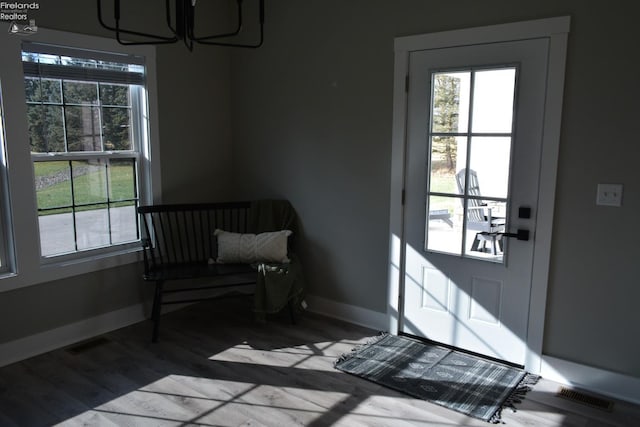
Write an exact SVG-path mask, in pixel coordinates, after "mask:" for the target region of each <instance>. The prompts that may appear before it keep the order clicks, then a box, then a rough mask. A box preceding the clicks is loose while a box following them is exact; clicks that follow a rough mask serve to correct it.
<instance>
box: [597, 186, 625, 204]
mask: <svg viewBox="0 0 640 427" xmlns="http://www.w3.org/2000/svg"><path fill="white" fill-rule="evenodd" d="M596 205H600V206H616V207H620V206H622V184H598V195H597V197H596Z"/></svg>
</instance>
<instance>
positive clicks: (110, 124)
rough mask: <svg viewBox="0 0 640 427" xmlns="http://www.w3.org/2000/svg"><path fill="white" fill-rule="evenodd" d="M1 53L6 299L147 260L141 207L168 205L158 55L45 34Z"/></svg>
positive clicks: (0, 204) (0, 44)
mask: <svg viewBox="0 0 640 427" xmlns="http://www.w3.org/2000/svg"><path fill="white" fill-rule="evenodd" d="M0 31H8V26H7V25H5V23H3V22H0ZM5 34H6V33H5ZM0 51H1V52H2V53H3V57H2V66H0V84H1V88H0V89H2V92H1V95H2V98H1V100H2V103H1V106H2V107H3V109H2V120H3V121H2V132H0V135H2V138H3V141H1V142H3V143H4V145H2V144H0V147H1V148H0V150H4V151H1V152H0V160H1V161H2V162H1V163H0V166H1V167H2V169H0V235H1V236H0V237H2V239H1V241H0V245H1V246H0V248H1V252H0V262H1V264H0V269H1V270H0V292H3V291H7V290H11V289H17V288H22V287H25V286H31V285H35V284H38V283H44V282H50V281H53V280H59V279H64V278H66V277H71V276H76V275H79V274H87V273H91V272H95V271H99V270H103V269H108V268H113V267H117V266H122V265H126V264H130V263H134V262H138V261H140V260H141V253H140V241H139V226H138V218H137V215H136V212H135V211H136V207H137V206H139V205H141V204H150V203H152V202H154V201H155V202H158V201H159V200H160V199H159V197H160V194H161V190H160V162H159V140H158V120H157V118H158V106H157V91H156V70H155V68H156V67H155V64H156V59H155V48H154V47H153V46H122V45H120V44H118V43H117V42H116V41H115V40H112V39H105V38H101V37H94V36H88V35H83V34H75V33H67V32H64V31H54V30H48V29H44V28H39V29H38V32H37V33H35V34H32V35H30V36H29V37H28V38H24V37H18V36H15V37H14V36H11V35H10V36H7V37H0Z"/></svg>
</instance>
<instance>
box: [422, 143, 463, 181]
mask: <svg viewBox="0 0 640 427" xmlns="http://www.w3.org/2000/svg"><path fill="white" fill-rule="evenodd" d="M466 145H467V138H466V137H458V136H434V137H432V138H431V157H430V176H429V191H430V192H432V193H448V194H459V191H458V186H457V184H456V174H455V171H456V165H457V164H458V153H461V152H462V153H464V152H466Z"/></svg>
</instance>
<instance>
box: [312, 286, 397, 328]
mask: <svg viewBox="0 0 640 427" xmlns="http://www.w3.org/2000/svg"><path fill="white" fill-rule="evenodd" d="M305 299H306V301H307V304H308V307H307V310H309V311H311V312H313V313H318V314H323V315H325V316H328V317H333V318H335V319H340V320H344V321H346V322H349V323H354V324H356V325H360V326H364V327H366V328H371V329H375V330H377V331H388V329H389V320H388V318H387V315H386V313H380V312H378V311H373V310H368V309H366V308H362V307H357V306H355V305H349V304H343V303H340V302H336V301H333V300H329V299H326V298H321V297H317V296H313V295H307V296H305Z"/></svg>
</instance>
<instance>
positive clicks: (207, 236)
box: [138, 202, 251, 271]
mask: <svg viewBox="0 0 640 427" xmlns="http://www.w3.org/2000/svg"><path fill="white" fill-rule="evenodd" d="M250 206H251V203H250V202H230V203H209V204H186V205H185V204H180V205H178V204H176V205H153V206H140V207H139V208H138V212H139V213H140V215H141V218H142V229H143V242H144V246H145V254H144V259H145V270H146V271H151V270H153V269H154V268H156V267H158V266H163V265H164V266H166V265H176V264H181V265H184V264H194V265H202V264H207V262H208V261H209V260H210V259H215V257H216V250H217V248H216V246H217V245H216V242H215V237H214V235H213V234H214V232H215V230H216V229H217V228H219V229H222V230H225V231H231V232H235V233H246V232H247V230H248V223H249V209H250Z"/></svg>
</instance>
